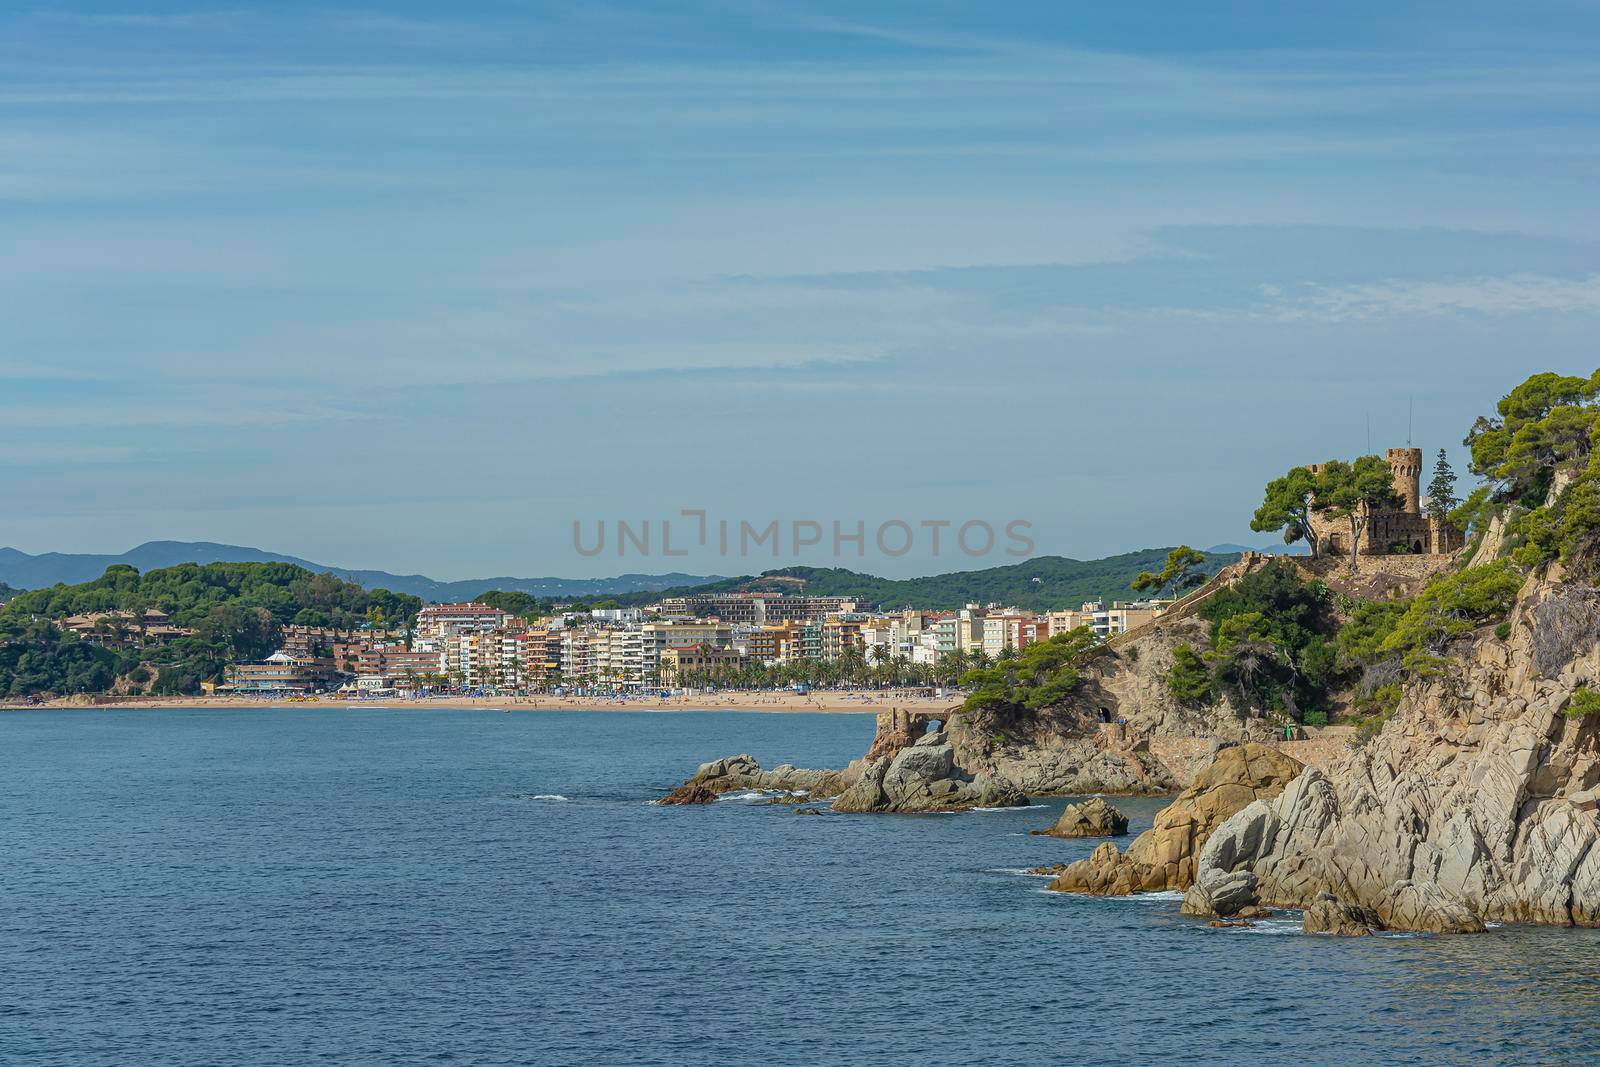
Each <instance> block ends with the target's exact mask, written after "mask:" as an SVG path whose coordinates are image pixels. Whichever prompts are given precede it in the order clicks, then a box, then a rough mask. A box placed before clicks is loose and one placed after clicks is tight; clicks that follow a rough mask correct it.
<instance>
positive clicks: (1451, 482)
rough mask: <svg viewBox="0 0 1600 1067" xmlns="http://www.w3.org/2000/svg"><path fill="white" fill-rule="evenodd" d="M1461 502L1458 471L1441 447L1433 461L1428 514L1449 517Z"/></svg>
mask: <svg viewBox="0 0 1600 1067" xmlns="http://www.w3.org/2000/svg"><path fill="white" fill-rule="evenodd" d="M1460 504H1461V500H1460V498H1459V497H1457V496H1456V472H1455V470H1454V468H1452V467H1451V466H1450V459H1449V457H1448V456H1446V455H1445V454H1444V449H1442V448H1441V449H1439V456H1438V458H1437V459H1435V460H1434V461H1433V478H1432V479H1431V480H1430V481H1429V482H1428V514H1429V515H1432V516H1433V517H1434V518H1436V519H1441V520H1443V519H1448V518H1449V517H1450V513H1451V512H1452V511H1454V510H1455V509H1456V508H1457V507H1458V506H1459V505H1460Z"/></svg>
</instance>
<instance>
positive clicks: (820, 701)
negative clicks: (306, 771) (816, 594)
mask: <svg viewBox="0 0 1600 1067" xmlns="http://www.w3.org/2000/svg"><path fill="white" fill-rule="evenodd" d="M960 703H961V698H960V696H959V695H949V696H944V697H929V696H924V695H919V694H907V693H901V692H896V691H882V692H878V691H872V690H837V691H831V690H830V691H826V692H811V693H772V692H727V693H701V694H697V695H693V696H671V697H632V698H627V699H621V698H613V697H557V696H526V697H514V696H492V697H427V698H422V699H404V698H399V697H375V698H361V697H341V696H320V697H307V698H301V699H295V698H262V697H242V696H200V697H138V698H131V699H122V698H103V697H102V698H91V699H85V698H76V699H62V700H51V701H46V702H45V703H43V704H33V705H24V704H15V703H11V704H0V711H28V710H32V711H38V710H45V709H52V708H56V709H62V710H69V709H74V708H77V709H86V708H113V707H115V708H282V707H319V706H320V707H330V708H342V707H373V708H379V707H388V708H422V707H440V708H469V709H470V708H479V709H490V708H496V709H501V710H504V711H759V712H771V713H775V714H783V713H796V712H822V713H827V714H835V715H849V714H855V715H865V714H876V713H877V712H880V711H887V710H889V709H890V708H899V709H901V710H904V711H922V712H939V711H948V710H951V709H954V708H956V707H958V706H959V705H960Z"/></svg>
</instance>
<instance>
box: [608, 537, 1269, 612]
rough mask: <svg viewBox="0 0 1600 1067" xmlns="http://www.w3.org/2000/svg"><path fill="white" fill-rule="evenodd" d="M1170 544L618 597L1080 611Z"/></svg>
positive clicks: (1149, 565)
mask: <svg viewBox="0 0 1600 1067" xmlns="http://www.w3.org/2000/svg"><path fill="white" fill-rule="evenodd" d="M1169 551H1171V550H1170V549H1167V548H1146V549H1141V550H1139V551H1137V552H1125V553H1123V554H1122V555H1120V556H1107V557H1106V558H1104V559H1091V560H1081V559H1068V558H1067V557H1065V556H1038V557H1036V558H1034V559H1030V560H1026V561H1024V562H1022V563H1013V564H1010V565H1008V566H1004V567H989V568H986V569H984V570H975V571H951V572H949V573H948V574H934V575H929V576H927V577H925V578H902V579H895V578H879V577H877V576H876V575H872V574H862V573H860V572H858V571H852V570H846V569H844V568H842V567H785V568H783V569H781V570H774V571H766V572H764V573H762V574H759V575H747V576H745V577H742V578H727V579H724V580H722V581H719V582H712V583H710V584H708V585H697V586H693V587H685V588H681V589H672V590H668V591H666V592H664V593H649V594H630V595H629V596H627V597H618V598H616V599H617V600H619V601H622V602H626V603H630V604H647V603H652V602H654V601H656V600H659V599H660V598H662V597H665V596H687V595H689V594H694V593H735V592H738V593H743V592H781V593H790V594H799V593H804V594H807V595H809V596H847V597H853V598H855V599H856V600H857V601H858V602H860V603H861V605H862V606H863V607H869V608H883V609H893V608H902V607H916V608H927V609H930V610H945V611H948V610H953V609H955V608H959V607H962V606H963V605H965V604H970V603H978V604H988V603H1002V604H1007V605H1015V606H1017V607H1020V608H1027V609H1030V610H1034V611H1049V610H1054V609H1059V608H1076V607H1078V606H1080V605H1081V604H1083V603H1084V602H1085V601H1088V600H1133V599H1135V598H1136V596H1135V594H1134V593H1133V591H1132V590H1131V589H1129V584H1130V583H1131V582H1132V581H1133V579H1134V578H1135V577H1136V576H1137V575H1138V574H1139V572H1140V571H1159V570H1160V569H1161V567H1162V564H1164V563H1165V562H1166V558H1167V553H1168V552H1169ZM1238 558H1239V557H1238V555H1237V554H1236V553H1228V554H1222V555H1215V556H1207V557H1206V562H1205V565H1204V566H1203V567H1201V568H1200V570H1202V571H1203V572H1204V573H1206V574H1208V575H1209V574H1215V573H1216V572H1217V571H1219V570H1221V569H1222V568H1223V567H1224V566H1226V565H1227V564H1229V563H1232V562H1233V561H1234V560H1236V559H1238Z"/></svg>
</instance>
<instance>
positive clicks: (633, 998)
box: [0, 708, 1600, 1067]
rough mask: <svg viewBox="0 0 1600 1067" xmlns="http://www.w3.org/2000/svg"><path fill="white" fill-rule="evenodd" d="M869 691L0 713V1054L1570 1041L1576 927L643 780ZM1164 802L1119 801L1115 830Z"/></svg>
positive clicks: (1336, 1052) (1579, 988) (1439, 1053)
mask: <svg viewBox="0 0 1600 1067" xmlns="http://www.w3.org/2000/svg"><path fill="white" fill-rule="evenodd" d="M871 732H872V719H871V718H870V717H866V716H820V715H817V716H813V715H757V714H741V713H729V712H708V713H693V714H681V713H679V714H652V713H615V712H593V713H550V712H542V713H541V712H517V713H513V714H504V713H501V712H497V711H480V710H474V711H465V710H449V709H440V708H430V709H426V710H411V709H396V710H379V709H371V708H364V709H359V710H345V709H332V708H325V709H309V708H306V709H285V710H279V711H200V710H166V711H116V710H107V711H81V712H60V711H57V712H18V713H7V714H0V1060H3V1061H4V1062H6V1063H18V1064H30V1065H40V1067H44V1065H48V1064H118V1065H127V1064H147V1063H162V1064H274V1065H276V1064H297V1063H309V1062H325V1063H340V1064H344V1063H359V1064H399V1063H462V1064H500V1063H536V1064H567V1063H574V1064H576V1063H605V1064H612V1063H615V1064H670V1065H683V1064H700V1063H706V1064H718V1065H729V1064H760V1065H765V1067H777V1065H786V1064H795V1065H803V1067H817V1065H821V1064H834V1063H863V1064H865V1063H871V1064H880V1063H915V1064H926V1063H930V1062H931V1063H984V1064H995V1063H1030V1064H1039V1063H1048V1062H1057V1063H1102V1062H1118V1063H1193V1062H1223V1063H1284V1062H1298V1063H1367V1062H1387V1063H1467V1062H1472V1063H1502V1062H1503V1063H1560V1062H1580V1061H1586V1062H1593V1061H1594V1060H1595V1059H1596V1058H1597V1057H1600V966H1597V965H1596V961H1597V959H1600V934H1597V933H1595V932H1589V931H1563V930H1538V929H1513V928H1506V929H1500V930H1495V931H1492V932H1491V933H1489V934H1486V935H1484V936H1481V937H1460V938H1429V937H1387V936H1386V937H1381V938H1365V939H1359V940H1350V941H1339V940H1329V939H1323V938H1310V937H1304V936H1301V935H1300V934H1299V933H1298V926H1297V923H1296V922H1294V921H1293V920H1287V921H1279V922H1269V923H1267V924H1264V925H1262V926H1258V927H1256V928H1254V929H1251V930H1212V929H1210V928H1209V927H1207V926H1206V925H1205V924H1203V923H1200V922H1197V921H1195V920H1191V919H1186V918H1184V917H1182V916H1180V915H1179V914H1178V901H1177V899H1175V898H1174V897H1168V896H1160V897H1143V898H1133V899H1123V900H1091V899H1077V898H1070V897H1063V896H1059V895H1054V894H1047V893H1045V892H1043V891H1042V882H1041V881H1040V880H1039V879H1036V878H1031V877H1028V876H1025V875H1022V874H1020V873H1018V872H1019V869H1020V868H1023V867H1027V866H1029V865H1032V864H1037V863H1043V862H1048V861H1055V860H1067V859H1072V858H1076V857H1078V856H1081V855H1084V854H1086V853H1087V852H1088V851H1089V850H1090V849H1091V848H1092V847H1093V842H1062V841H1054V840H1051V839H1048V838H1035V837H1029V836H1028V835H1027V831H1028V830H1029V829H1032V828H1037V827H1043V826H1046V825H1048V824H1049V822H1050V821H1051V819H1052V818H1053V817H1054V814H1055V813H1056V812H1057V811H1059V810H1060V807H1061V805H1062V803H1063V802H1062V801H1052V802H1049V803H1047V804H1042V805H1040V806H1036V807H1034V808H1031V809H1025V810H1021V811H1015V812H1004V813H1000V812H976V813H971V814H965V815H935V816H920V817H919V816H904V817H900V816H834V815H827V816H824V817H821V818H807V817H800V816H796V815H794V814H793V812H792V810H791V809H790V808H787V807H782V806H771V805H765V804H759V803H753V802H749V801H741V800H724V801H722V802H719V803H717V804H716V805H713V806H711V807H709V808H687V809H684V808H676V809H673V808H657V807H654V806H651V805H648V804H647V803H646V801H647V800H649V799H650V798H651V797H654V796H658V795H660V794H661V793H662V792H663V791H664V790H665V789H667V788H668V787H670V786H672V785H674V784H676V783H677V782H679V781H681V780H682V779H683V778H684V777H685V776H686V775H687V774H688V773H689V772H690V771H692V769H693V768H694V766H695V765H696V764H697V763H699V762H700V761H702V760H704V759H708V758H711V757H713V756H717V755H725V754H731V753H734V752H739V751H749V752H750V753H752V754H753V755H755V756H756V757H757V758H758V759H760V760H761V761H762V762H763V763H766V764H769V765H770V764H772V763H776V762H780V761H790V762H794V763H797V764H801V765H812V766H816V765H829V766H837V765H842V764H843V763H844V762H846V761H847V760H848V759H850V758H851V757H853V756H856V755H858V754H859V753H860V752H861V751H862V750H863V749H864V748H865V746H866V743H867V741H868V740H869V739H870V735H871ZM1158 808H1159V804H1158V803H1157V802H1153V801H1130V802H1127V803H1126V805H1125V810H1128V811H1129V813H1130V814H1131V815H1132V816H1133V818H1134V830H1135V832H1137V831H1138V830H1141V829H1144V828H1145V827H1147V826H1148V825H1149V822H1150V819H1151V817H1152V815H1153V814H1154V813H1155V811H1156V810H1157V809H1158Z"/></svg>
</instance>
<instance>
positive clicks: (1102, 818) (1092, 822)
mask: <svg viewBox="0 0 1600 1067" xmlns="http://www.w3.org/2000/svg"><path fill="white" fill-rule="evenodd" d="M1033 832H1034V833H1035V834H1037V835H1040V836H1043V837H1120V836H1122V835H1123V834H1125V833H1127V832H1128V817H1127V816H1126V815H1124V814H1122V812H1120V811H1118V810H1117V809H1116V808H1114V807H1112V806H1111V805H1110V804H1108V803H1106V801H1105V798H1104V797H1091V798H1089V799H1088V800H1085V801H1084V802H1083V803H1082V804H1068V805H1067V807H1066V810H1065V811H1063V812H1062V813H1061V818H1059V819H1057V820H1056V821H1055V825H1054V826H1052V827H1050V829H1048V830H1035V831H1033Z"/></svg>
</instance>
